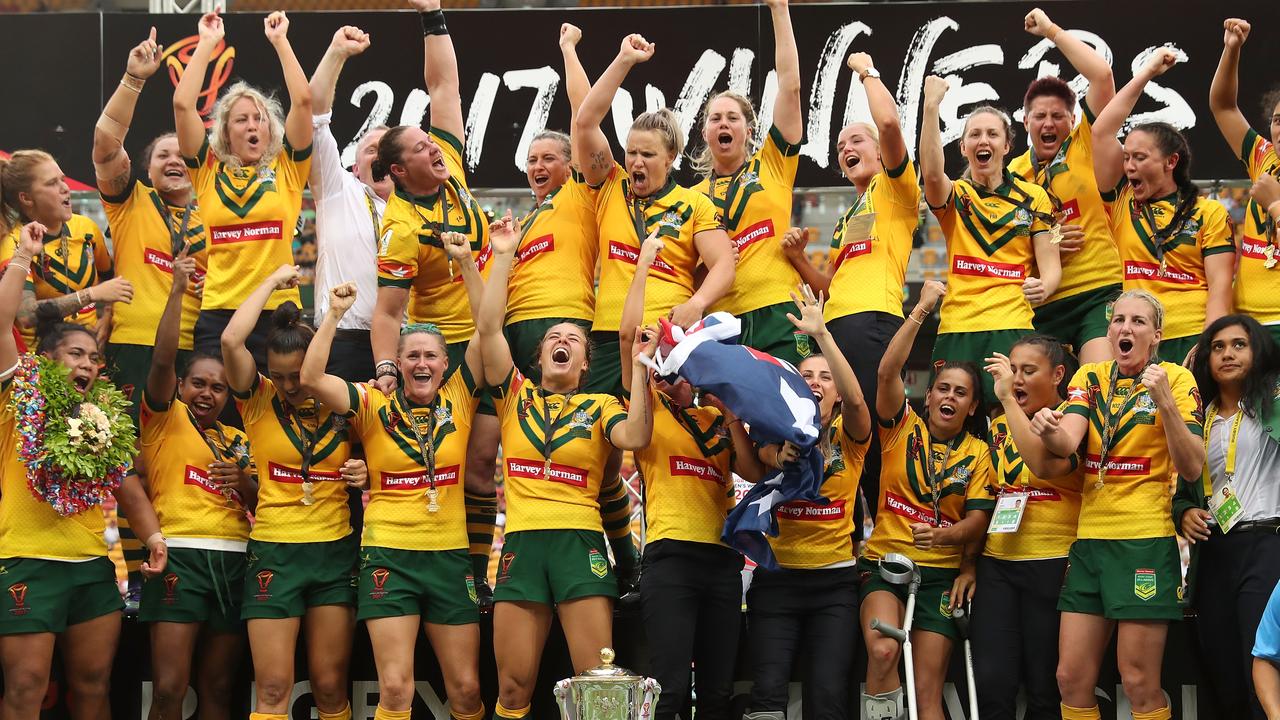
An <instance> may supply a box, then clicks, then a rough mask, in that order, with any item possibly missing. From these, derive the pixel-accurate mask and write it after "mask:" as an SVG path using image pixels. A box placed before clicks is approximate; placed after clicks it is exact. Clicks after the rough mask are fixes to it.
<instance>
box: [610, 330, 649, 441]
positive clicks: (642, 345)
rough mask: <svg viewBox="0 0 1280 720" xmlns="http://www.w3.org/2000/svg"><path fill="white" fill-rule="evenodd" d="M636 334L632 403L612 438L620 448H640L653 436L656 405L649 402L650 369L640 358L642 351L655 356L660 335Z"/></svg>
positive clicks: (611, 435)
mask: <svg viewBox="0 0 1280 720" xmlns="http://www.w3.org/2000/svg"><path fill="white" fill-rule="evenodd" d="M632 333H633V334H634V335H635V336H636V337H635V340H633V341H632V343H631V348H630V349H629V350H628V354H629V355H630V356H631V359H632V362H631V382H630V383H629V384H630V385H631V403H630V404H629V405H628V406H627V419H626V420H623V421H622V422H620V423H618V424H617V425H615V426H614V427H613V432H612V433H610V435H609V442H610V444H612V445H613V446H614V447H616V448H618V449H619V450H640V449H642V448H644V447H646V446H648V444H649V441H650V440H652V439H653V408H651V407H650V406H649V370H648V368H646V367H645V366H644V364H642V363H641V362H639V361H638V360H636V358H638V357H640V356H641V355H646V356H648V357H653V353H654V351H655V350H657V349H658V335H657V333H654V334H653V335H652V336H651V337H648V338H646V337H643V333H637V332H635V330H634V329H633V330H632Z"/></svg>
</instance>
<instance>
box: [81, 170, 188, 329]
mask: <svg viewBox="0 0 1280 720" xmlns="http://www.w3.org/2000/svg"><path fill="white" fill-rule="evenodd" d="M102 208H103V210H106V212H107V225H108V227H109V229H110V230H111V247H112V250H113V251H114V253H115V260H116V272H117V273H118V274H119V275H120V276H122V277H126V278H129V282H131V283H133V302H130V303H117V304H116V305H115V307H114V308H113V312H112V317H111V342H113V343H116V344H121V345H146V346H151V345H154V344H155V341H156V324H157V323H159V322H160V316H161V315H162V314H163V313H164V306H165V305H166V304H167V303H168V302H169V288H170V287H172V284H173V258H174V256H175V255H177V254H179V253H180V252H181V251H182V249H183V247H186V249H187V254H188V255H190V256H191V257H193V258H195V260H196V265H197V267H198V270H197V271H196V275H195V277H194V278H192V280H193V282H192V283H191V285H189V286H188V287H187V292H186V295H184V296H183V298H182V332H181V333H180V334H179V335H178V348H179V349H181V350H190V349H191V347H192V331H193V330H194V329H195V326H196V316H197V315H199V314H200V298H199V297H197V296H196V290H195V283H196V282H199V281H201V280H203V279H204V275H205V271H206V270H207V269H208V261H209V252H208V243H207V240H208V238H207V237H206V233H205V228H204V222H203V221H202V220H201V219H200V211H199V209H197V208H196V207H195V204H194V203H192V205H191V207H190V208H184V207H177V206H174V205H169V204H168V203H166V202H165V201H164V200H163V199H162V198H161V197H160V193H158V192H156V191H155V189H154V188H152V187H151V186H149V185H146V184H144V183H141V182H138V181H137V180H130V181H129V186H128V187H127V188H126V189H125V191H124V192H123V193H121V194H119V195H115V196H110V195H103V196H102ZM188 213H189V214H190V217H189V218H188V217H187V215H188Z"/></svg>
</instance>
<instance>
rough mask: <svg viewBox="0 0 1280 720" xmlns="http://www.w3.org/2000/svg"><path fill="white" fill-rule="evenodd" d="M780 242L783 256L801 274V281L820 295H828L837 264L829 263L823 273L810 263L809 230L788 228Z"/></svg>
mask: <svg viewBox="0 0 1280 720" xmlns="http://www.w3.org/2000/svg"><path fill="white" fill-rule="evenodd" d="M780 242H781V243H782V254H783V255H785V256H786V257H787V262H790V263H791V267H793V268H795V269H796V272H797V273H799V274H800V280H801V281H802V282H803V283H804V284H805V285H808V286H809V287H810V288H812V289H813V291H814V292H816V293H818V294H820V295H822V294H826V293H828V292H829V291H830V290H831V278H833V277H835V274H836V271H835V263H828V264H827V271H826V272H823V271H821V270H819V269H818V268H816V267H814V266H813V263H811V262H809V253H808V248H809V232H808V230H806V229H805V228H802V227H799V228H797V227H793V228H787V231H786V232H785V233H783V234H782V240H781V241H780Z"/></svg>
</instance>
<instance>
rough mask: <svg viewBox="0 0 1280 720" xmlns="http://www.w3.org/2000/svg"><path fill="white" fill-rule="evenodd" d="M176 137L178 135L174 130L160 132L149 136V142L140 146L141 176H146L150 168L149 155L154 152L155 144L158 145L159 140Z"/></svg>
mask: <svg viewBox="0 0 1280 720" xmlns="http://www.w3.org/2000/svg"><path fill="white" fill-rule="evenodd" d="M176 137H178V133H174V132H167V133H162V134H160V135H157V136H155V137H154V138H151V142H149V143H147V146H146V147H144V148H142V165H141V170H142V176H143V177H146V175H147V171H148V170H149V169H150V168H151V157H152V156H153V155H155V153H156V145H159V144H160V141H161V140H166V139H168V138H176Z"/></svg>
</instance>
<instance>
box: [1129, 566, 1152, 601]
mask: <svg viewBox="0 0 1280 720" xmlns="http://www.w3.org/2000/svg"><path fill="white" fill-rule="evenodd" d="M1133 594H1134V595H1137V596H1138V598H1139V599H1142V600H1150V599H1151V598H1153V597H1155V596H1156V571H1155V570H1154V569H1152V568H1138V569H1136V570H1134V571H1133Z"/></svg>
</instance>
